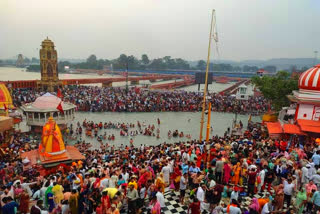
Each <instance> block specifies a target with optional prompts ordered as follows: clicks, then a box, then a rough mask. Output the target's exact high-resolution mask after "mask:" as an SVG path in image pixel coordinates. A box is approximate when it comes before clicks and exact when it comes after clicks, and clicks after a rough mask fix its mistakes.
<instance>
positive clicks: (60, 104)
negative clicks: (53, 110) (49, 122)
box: [57, 101, 64, 114]
mask: <svg viewBox="0 0 320 214" xmlns="http://www.w3.org/2000/svg"><path fill="white" fill-rule="evenodd" d="M57 109H58V110H59V111H60V112H61V113H62V114H64V111H63V108H62V101H61V102H60V103H59V105H58V106H57Z"/></svg>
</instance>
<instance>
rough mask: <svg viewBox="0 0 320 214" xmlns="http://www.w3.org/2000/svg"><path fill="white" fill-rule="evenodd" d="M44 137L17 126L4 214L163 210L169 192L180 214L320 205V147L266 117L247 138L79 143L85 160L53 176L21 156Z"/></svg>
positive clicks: (7, 166) (1, 179)
mask: <svg viewBox="0 0 320 214" xmlns="http://www.w3.org/2000/svg"><path fill="white" fill-rule="evenodd" d="M38 144H39V142H38V143H37V142H34V139H31V138H30V137H29V135H28V134H20V133H15V136H14V140H13V141H12V144H10V145H9V146H8V148H7V149H6V150H5V153H4V154H2V158H1V160H0V199H1V211H2V213H3V214H14V213H17V212H19V213H31V214H39V213H62V214H69V213H71V214H78V213H79V214H89V213H97V214H119V213H130V214H135V213H151V214H161V213H168V209H169V208H170V207H171V206H173V205H171V203H173V202H175V201H174V200H170V201H169V199H168V197H171V198H176V203H177V204H178V205H179V206H180V207H183V210H182V211H179V212H176V213H189V214H200V213H210V214H218V213H230V214H242V213H245V214H260V213H261V214H267V213H286V214H287V213H299V214H301V213H310V214H311V213H317V212H318V211H319V210H320V192H319V188H320V168H319V166H320V150H319V146H318V145H317V144H316V143H315V141H314V139H309V138H305V139H296V138H291V139H285V138H284V139H282V140H271V139H269V138H268V136H267V133H265V132H263V131H262V129H261V127H260V125H259V124H252V123H249V125H248V130H247V131H246V132H245V135H244V137H229V136H225V137H217V136H215V137H212V138H211V139H210V142H208V143H206V142H200V141H198V140H189V141H186V142H179V143H175V144H160V145H157V146H148V145H134V144H132V145H130V146H128V145H127V146H125V147H122V148H120V149H116V148H115V147H108V148H102V149H99V150H93V149H89V145H88V144H87V143H79V144H76V146H77V147H78V149H79V151H80V152H81V153H82V154H84V156H85V159H84V160H83V161H78V162H73V163H72V166H66V165H60V166H58V167H56V168H55V169H52V170H50V171H46V175H41V174H40V173H39V170H38V169H37V168H31V169H29V170H28V171H24V170H23V166H24V164H25V163H26V162H28V160H26V159H24V160H21V159H20V158H19V154H20V153H22V152H24V151H28V150H30V149H31V148H32V147H34V146H37V145H38ZM26 145H28V146H26ZM209 154H210V155H209ZM168 191H169V194H168ZM170 191H172V192H171V193H170ZM166 199H167V200H166ZM177 204H174V205H175V206H176V205H177ZM179 206H178V207H179ZM169 211H170V210H169Z"/></svg>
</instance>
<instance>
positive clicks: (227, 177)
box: [223, 162, 231, 184]
mask: <svg viewBox="0 0 320 214" xmlns="http://www.w3.org/2000/svg"><path fill="white" fill-rule="evenodd" d="M223 169H224V177H223V181H224V183H225V184H228V183H229V180H230V174H231V167H230V166H229V164H228V162H225V163H224V167H223Z"/></svg>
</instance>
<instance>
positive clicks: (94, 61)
mask: <svg viewBox="0 0 320 214" xmlns="http://www.w3.org/2000/svg"><path fill="white" fill-rule="evenodd" d="M87 63H89V64H91V65H95V64H97V57H96V55H94V54H91V55H90V56H89V57H88V59H87Z"/></svg>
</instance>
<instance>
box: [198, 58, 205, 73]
mask: <svg viewBox="0 0 320 214" xmlns="http://www.w3.org/2000/svg"><path fill="white" fill-rule="evenodd" d="M206 67H207V63H206V61H204V60H199V61H198V63H197V67H196V68H197V69H198V70H201V71H204V70H206Z"/></svg>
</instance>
